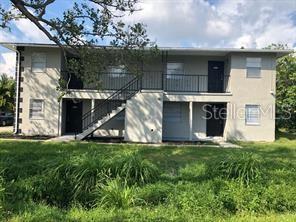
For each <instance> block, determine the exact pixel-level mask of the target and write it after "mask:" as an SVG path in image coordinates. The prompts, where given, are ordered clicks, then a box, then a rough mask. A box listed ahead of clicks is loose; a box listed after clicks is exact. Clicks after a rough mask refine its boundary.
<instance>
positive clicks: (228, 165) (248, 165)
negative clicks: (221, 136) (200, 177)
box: [209, 153, 262, 185]
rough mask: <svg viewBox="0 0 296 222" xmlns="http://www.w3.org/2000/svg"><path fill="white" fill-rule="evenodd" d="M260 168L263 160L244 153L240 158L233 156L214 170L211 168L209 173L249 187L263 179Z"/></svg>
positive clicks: (228, 157)
mask: <svg viewBox="0 0 296 222" xmlns="http://www.w3.org/2000/svg"><path fill="white" fill-rule="evenodd" d="M260 167H261V159H260V158H259V157H258V156H257V155H254V154H252V153H242V154H241V155H239V156H237V155H233V154H232V155H228V156H227V157H226V158H225V159H224V160H222V161H220V162H219V163H218V164H217V166H214V169H213V168H211V170H210V171H211V172H209V173H212V174H215V175H219V176H221V177H222V178H226V179H235V180H238V181H240V182H241V183H244V184H247V185H248V184H249V183H250V182H252V181H256V180H257V179H259V178H260V177H261V175H262V173H261V169H260Z"/></svg>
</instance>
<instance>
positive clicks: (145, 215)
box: [0, 133, 296, 221]
mask: <svg viewBox="0 0 296 222" xmlns="http://www.w3.org/2000/svg"><path fill="white" fill-rule="evenodd" d="M240 145H241V146H242V147H243V148H239V149H233V148H231V149H225V148H209V147H194V146H192V147H188V146H186V147H182V146H161V147H155V146H144V145H129V144H118V145H103V144H96V143H91V142H89V143H83V142H82V143H46V142H26V141H7V140H6V141H5V140H0V171H1V178H0V213H1V216H2V218H3V220H8V221H296V140H295V135H289V136H287V134H284V133H282V134H280V135H279V136H278V139H277V141H276V142H274V143H240Z"/></svg>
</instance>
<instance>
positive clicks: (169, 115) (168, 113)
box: [163, 103, 181, 122]
mask: <svg viewBox="0 0 296 222" xmlns="http://www.w3.org/2000/svg"><path fill="white" fill-rule="evenodd" d="M163 116H164V121H165V122H180V121H181V104H180V103H165V104H164V106H163Z"/></svg>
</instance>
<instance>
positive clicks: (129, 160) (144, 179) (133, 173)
mask: <svg viewBox="0 0 296 222" xmlns="http://www.w3.org/2000/svg"><path fill="white" fill-rule="evenodd" d="M105 168H109V169H110V171H111V176H113V177H114V176H115V177H116V176H120V177H121V178H124V179H125V180H126V181H127V182H128V183H129V184H135V183H138V184H145V183H149V182H153V181H155V180H157V178H158V176H159V170H158V168H157V167H156V166H155V165H154V164H152V163H151V162H149V161H148V160H145V159H142V157H141V156H140V155H139V154H138V153H136V152H126V153H124V155H122V156H120V157H114V158H112V159H111V160H109V161H108V162H107V163H106V165H105Z"/></svg>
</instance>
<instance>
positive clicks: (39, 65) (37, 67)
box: [32, 53, 46, 72]
mask: <svg viewBox="0 0 296 222" xmlns="http://www.w3.org/2000/svg"><path fill="white" fill-rule="evenodd" d="M45 71H46V54H45V53H33V54H32V72H45Z"/></svg>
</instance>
